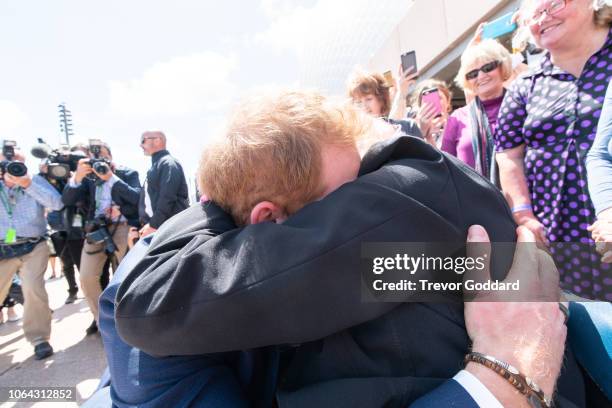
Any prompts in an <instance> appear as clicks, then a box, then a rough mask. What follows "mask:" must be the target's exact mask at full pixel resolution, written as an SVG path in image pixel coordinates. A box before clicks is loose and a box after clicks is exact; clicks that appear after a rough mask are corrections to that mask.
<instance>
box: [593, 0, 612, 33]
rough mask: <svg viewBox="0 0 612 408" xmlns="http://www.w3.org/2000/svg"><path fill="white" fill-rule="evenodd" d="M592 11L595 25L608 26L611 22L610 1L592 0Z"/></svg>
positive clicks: (611, 5) (611, 6)
mask: <svg viewBox="0 0 612 408" xmlns="http://www.w3.org/2000/svg"><path fill="white" fill-rule="evenodd" d="M593 11H594V13H595V15H594V16H593V18H594V19H595V25H596V26H599V27H609V26H610V25H611V24H612V1H610V0H593Z"/></svg>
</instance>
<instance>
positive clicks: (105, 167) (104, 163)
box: [89, 139, 111, 180]
mask: <svg viewBox="0 0 612 408" xmlns="http://www.w3.org/2000/svg"><path fill="white" fill-rule="evenodd" d="M89 151H90V152H91V154H93V156H94V157H93V159H89V164H90V165H91V168H92V169H94V171H95V172H96V173H98V174H107V173H108V172H109V171H110V165H111V162H110V161H109V160H108V159H105V158H103V157H101V155H102V142H101V141H99V140H97V139H89ZM91 176H92V178H93V179H94V180H96V179H97V178H98V176H96V175H95V173H92V174H91Z"/></svg>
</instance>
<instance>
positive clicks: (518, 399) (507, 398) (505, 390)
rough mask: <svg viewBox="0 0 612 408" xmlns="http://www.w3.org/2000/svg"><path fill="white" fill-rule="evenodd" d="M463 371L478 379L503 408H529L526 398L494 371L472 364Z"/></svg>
mask: <svg viewBox="0 0 612 408" xmlns="http://www.w3.org/2000/svg"><path fill="white" fill-rule="evenodd" d="M465 370H466V371H467V372H469V373H470V374H472V375H473V376H474V377H476V378H478V381H480V382H481V383H482V385H484V386H485V387H487V389H488V390H489V391H490V392H491V393H492V394H493V395H494V396H495V398H496V399H497V400H498V401H499V402H500V403H501V404H502V405H503V406H504V407H521V408H523V407H525V408H528V407H529V403H528V402H527V398H526V397H525V395H523V394H521V393H520V392H519V391H518V390H517V389H516V388H514V387H513V386H512V385H511V384H510V383H509V382H508V381H506V380H505V379H504V378H502V377H501V376H500V375H499V374H497V373H496V372H495V371H493V370H491V369H489V368H487V367H485V366H483V365H480V364H477V363H473V362H469V363H468V364H467V365H466V366H465Z"/></svg>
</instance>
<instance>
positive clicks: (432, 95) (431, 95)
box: [421, 88, 442, 116]
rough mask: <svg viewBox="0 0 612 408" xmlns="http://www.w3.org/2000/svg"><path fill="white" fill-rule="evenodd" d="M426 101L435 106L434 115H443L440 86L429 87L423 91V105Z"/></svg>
mask: <svg viewBox="0 0 612 408" xmlns="http://www.w3.org/2000/svg"><path fill="white" fill-rule="evenodd" d="M425 102H427V103H428V104H430V105H431V106H433V107H434V109H435V111H436V114H435V115H434V116H440V115H442V100H441V99H440V92H438V88H428V89H425V90H424V91H423V92H421V105H423V104H424V103H425Z"/></svg>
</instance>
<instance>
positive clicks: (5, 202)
mask: <svg viewBox="0 0 612 408" xmlns="http://www.w3.org/2000/svg"><path fill="white" fill-rule="evenodd" d="M17 191H19V190H17ZM0 201H2V206H3V207H4V209H5V210H6V213H7V214H8V216H9V219H13V205H14V204H16V203H15V201H16V199H14V198H13V197H12V196H11V197H9V196H8V194H7V193H6V192H5V191H4V187H3V186H2V185H0Z"/></svg>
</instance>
